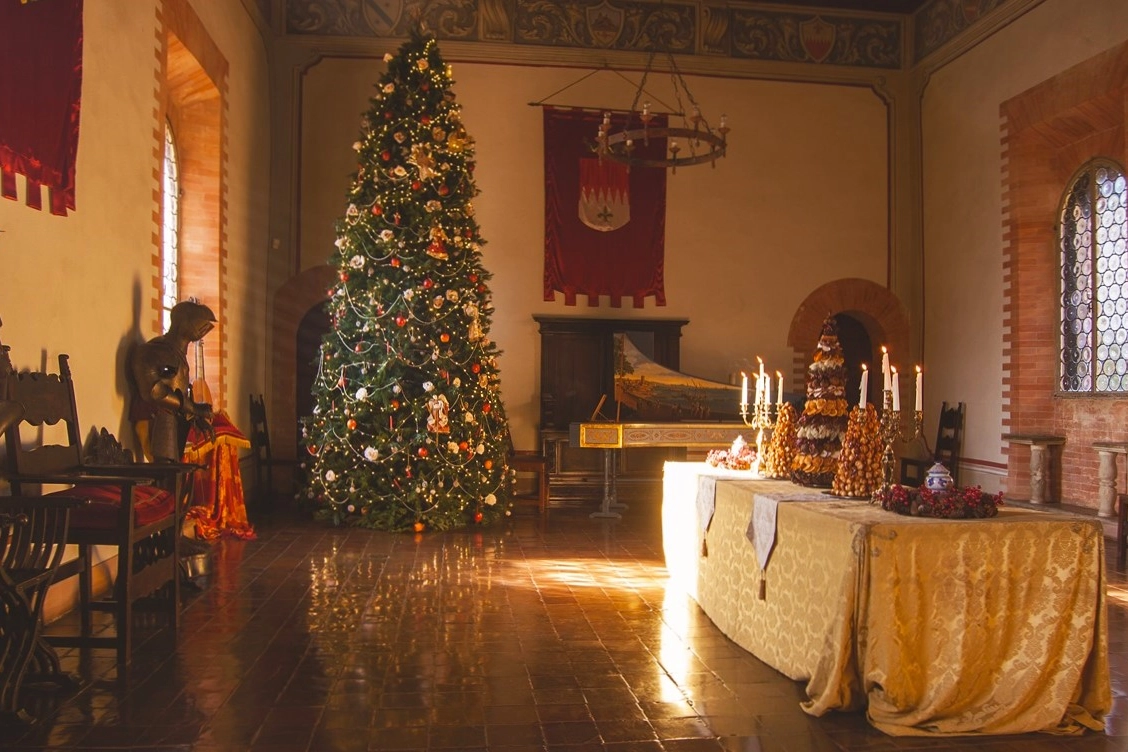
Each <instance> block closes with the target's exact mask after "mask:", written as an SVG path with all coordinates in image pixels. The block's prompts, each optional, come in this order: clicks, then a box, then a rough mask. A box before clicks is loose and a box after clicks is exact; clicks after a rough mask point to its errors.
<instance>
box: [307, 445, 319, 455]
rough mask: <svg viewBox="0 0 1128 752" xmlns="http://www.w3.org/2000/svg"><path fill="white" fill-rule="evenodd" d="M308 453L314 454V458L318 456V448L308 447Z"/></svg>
mask: <svg viewBox="0 0 1128 752" xmlns="http://www.w3.org/2000/svg"><path fill="white" fill-rule="evenodd" d="M306 451H307V452H309V453H310V454H312V455H313V456H314V457H316V456H317V447H315V446H307V447H306Z"/></svg>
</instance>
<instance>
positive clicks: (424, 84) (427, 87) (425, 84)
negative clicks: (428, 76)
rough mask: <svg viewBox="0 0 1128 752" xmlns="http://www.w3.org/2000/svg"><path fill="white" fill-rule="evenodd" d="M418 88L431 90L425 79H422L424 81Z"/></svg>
mask: <svg viewBox="0 0 1128 752" xmlns="http://www.w3.org/2000/svg"><path fill="white" fill-rule="evenodd" d="M419 88H420V89H422V90H423V91H430V90H431V84H429V83H427V82H426V81H424V82H423V83H422V84H421V85H420V86H419Z"/></svg>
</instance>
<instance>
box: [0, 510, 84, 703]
mask: <svg viewBox="0 0 1128 752" xmlns="http://www.w3.org/2000/svg"><path fill="white" fill-rule="evenodd" d="M80 503H81V501H80V500H79V499H75V498H69V499H68V498H59V499H44V498H39V497H32V498H25V497H22V496H6V497H3V498H0V715H3V716H4V717H9V718H15V719H17V720H20V721H22V722H25V723H28V722H31V721H33V720H34V718H33V717H32V716H31V715H30V714H29V713H28V712H27V710H26V707H27V702H26V698H25V697H23V689H24V685H25V683H27V684H33V685H36V686H41V685H44V684H48V685H51V686H54V687H56V688H59V687H63V686H69V685H70V683H71V679H70V677H69V676H67V675H66V674H65V673H63V671H62V669H61V667H60V666H59V658H58V656H57V655H56V654H55V651H54V649H53V648H52V647H51V646H50V645H49V644H48V643H47V642H46V641H45V640H44V639H43V637H42V628H43V604H44V602H45V601H46V597H47V590H48V588H50V587H51V584H52V583H53V582H54V581H55V574H56V572H57V571H58V569H59V565H60V564H61V563H62V560H63V553H64V551H65V550H66V539H67V523H68V520H69V517H70V513H71V510H72V509H73V508H74V507H75V506H77V505H78V504H80Z"/></svg>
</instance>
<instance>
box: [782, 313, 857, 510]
mask: <svg viewBox="0 0 1128 752" xmlns="http://www.w3.org/2000/svg"><path fill="white" fill-rule="evenodd" d="M847 409H848V408H847V405H846V361H845V360H844V359H843V357H842V345H841V344H840V343H839V342H838V324H837V323H836V322H835V320H834V317H833V316H827V317H826V319H824V320H823V324H822V334H821V336H820V337H819V342H818V345H817V346H816V347H815V356H814V358H813V359H812V361H811V365H809V366H808V367H807V403H806V404H805V405H804V406H803V414H802V415H800V416H799V421H798V425H797V427H796V430H795V433H796V436H797V437H798V441H797V444H796V453H795V459H794V461H793V462H792V463H791V480H793V481H794V482H796V483H798V484H799V485H802V486H814V487H819V488H829V487H830V485H831V482H832V481H833V480H834V473H835V471H836V470H837V469H838V455H839V454H840V453H841V451H842V435H843V434H844V433H846V422H847V420H848V416H847Z"/></svg>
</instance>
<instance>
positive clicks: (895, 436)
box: [870, 389, 924, 504]
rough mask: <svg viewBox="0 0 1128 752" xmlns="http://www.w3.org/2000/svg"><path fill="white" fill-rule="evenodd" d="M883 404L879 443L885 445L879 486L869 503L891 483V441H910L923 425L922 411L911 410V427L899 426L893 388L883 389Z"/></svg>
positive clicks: (887, 488)
mask: <svg viewBox="0 0 1128 752" xmlns="http://www.w3.org/2000/svg"><path fill="white" fill-rule="evenodd" d="M884 396H885V399H884V404H883V406H882V410H881V429H880V430H881V443H882V445H883V446H884V447H885V449H884V451H883V452H882V455H881V487H880V488H879V489H878V490H877V492H876V493H875V494H874V495H873V498H872V499H870V503H871V504H872V503H874V502H876V501H877V500H878V499H879V498H880V496H883V495H885V494H886V493H888V491H889V489H890V488H891V487H892V485H893V465H894V464H895V463H896V460H897V457H896V454H895V453H894V452H893V443H894V442H896V441H912V440H913V439H915V438H916V437H918V436H920V433H921V429H922V428H923V427H924V411H923V410H914V411H913V425H912V429H911V430H910V431H909V432H908V433H906V432H905V431H904V430H902V427H901V411H900V410H894V409H893V390H892V389H886V390H885V395H884Z"/></svg>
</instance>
